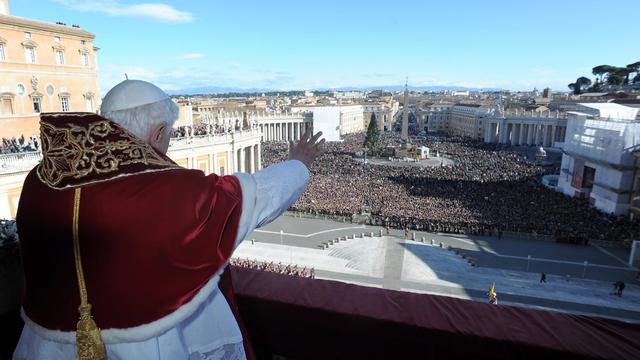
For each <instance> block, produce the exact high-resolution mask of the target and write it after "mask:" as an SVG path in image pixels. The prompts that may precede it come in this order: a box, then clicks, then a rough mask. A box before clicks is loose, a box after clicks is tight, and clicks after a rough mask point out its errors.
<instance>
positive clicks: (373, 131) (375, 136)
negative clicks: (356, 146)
mask: <svg viewBox="0 0 640 360" xmlns="http://www.w3.org/2000/svg"><path fill="white" fill-rule="evenodd" d="M364 146H365V147H366V148H367V152H368V153H369V155H370V156H377V155H378V153H379V150H380V130H378V121H377V120H376V114H375V113H371V121H369V127H368V128H367V135H366V137H365V138H364Z"/></svg>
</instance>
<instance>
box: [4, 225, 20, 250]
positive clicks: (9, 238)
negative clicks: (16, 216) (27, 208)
mask: <svg viewBox="0 0 640 360" xmlns="http://www.w3.org/2000/svg"><path fill="white" fill-rule="evenodd" d="M17 242H18V227H17V226H16V221H15V220H0V249H1V248H4V247H13V246H14V245H15V244H17Z"/></svg>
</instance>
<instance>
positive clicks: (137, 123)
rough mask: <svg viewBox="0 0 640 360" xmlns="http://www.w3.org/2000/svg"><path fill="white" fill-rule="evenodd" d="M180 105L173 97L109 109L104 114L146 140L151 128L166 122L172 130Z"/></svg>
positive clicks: (168, 129)
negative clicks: (135, 105)
mask: <svg viewBox="0 0 640 360" xmlns="http://www.w3.org/2000/svg"><path fill="white" fill-rule="evenodd" d="M178 112H179V110H178V106H176V104H175V103H174V102H173V101H172V100H171V99H164V100H161V101H157V102H154V103H151V104H145V105H140V106H137V107H134V108H131V109H124V110H116V111H107V112H105V113H102V116H103V117H105V118H107V119H109V120H112V121H114V122H116V123H118V124H120V126H122V127H123V128H125V129H126V130H127V131H129V132H130V133H132V134H133V135H135V136H137V137H139V138H141V139H143V140H146V139H147V136H148V135H149V130H150V129H152V128H153V127H155V126H157V125H160V124H164V125H165V126H166V127H167V130H166V131H171V127H173V123H175V122H176V120H177V119H178Z"/></svg>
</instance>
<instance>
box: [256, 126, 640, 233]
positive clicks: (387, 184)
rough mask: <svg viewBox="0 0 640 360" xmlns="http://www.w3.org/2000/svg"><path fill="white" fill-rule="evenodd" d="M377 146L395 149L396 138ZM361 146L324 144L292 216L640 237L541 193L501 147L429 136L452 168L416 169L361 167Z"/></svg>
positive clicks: (530, 171)
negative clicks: (366, 214) (357, 216)
mask: <svg viewBox="0 0 640 360" xmlns="http://www.w3.org/2000/svg"><path fill="white" fill-rule="evenodd" d="M381 140H382V142H383V143H384V144H385V145H399V144H400V139H399V137H398V136H397V135H396V134H385V135H384V136H383V137H382V139H381ZM363 142H364V135H363V134H356V135H349V136H347V137H346V138H345V139H344V141H342V142H333V143H327V144H326V150H327V151H326V153H325V154H324V155H323V156H322V157H321V158H319V159H318V161H317V162H316V164H315V165H314V167H313V168H312V169H311V173H312V176H311V182H310V185H309V188H308V190H307V191H306V192H305V194H304V195H303V196H302V197H301V198H300V199H299V200H298V201H297V202H296V203H295V204H294V205H293V206H292V207H293V210H297V211H303V212H310V213H317V214H327V215H338V216H345V217H347V216H351V217H353V216H355V214H359V213H360V212H361V211H362V209H363V208H364V207H366V208H367V209H368V210H369V209H370V210H369V211H368V212H370V213H371V222H373V223H374V224H378V225H388V226H392V227H395V228H410V229H416V230H425V231H437V232H453V233H463V232H465V233H476V234H494V235H495V234H498V233H501V232H502V231H515V232H524V233H530V234H540V235H552V236H554V237H555V238H556V239H558V240H562V241H567V242H586V241H588V240H591V239H602V240H614V241H623V240H628V239H633V238H638V236H639V235H640V224H639V223H638V222H631V221H630V220H629V219H628V218H626V217H615V216H610V215H605V214H603V213H601V212H599V211H598V210H596V209H594V208H593V207H591V206H590V205H589V204H588V203H587V202H586V201H585V200H582V199H576V198H570V197H567V196H565V195H563V194H561V193H558V192H556V191H553V190H550V189H547V188H545V187H543V186H542V184H541V183H540V179H541V176H542V175H544V174H546V173H547V170H545V168H543V167H541V166H538V165H536V164H535V163H533V162H531V161H529V160H527V158H526V157H525V156H524V155H522V154H521V153H518V152H516V151H513V150H511V149H509V148H508V147H506V146H504V145H500V144H485V143H483V142H478V141H473V140H470V139H466V138H460V137H446V136H428V137H426V140H424V141H422V143H421V144H418V145H423V144H424V145H426V146H428V147H429V148H430V149H431V152H432V154H435V153H440V154H445V156H446V157H447V158H449V159H451V160H453V162H454V163H453V165H443V166H435V167H420V166H390V165H377V164H371V163H368V164H366V165H365V164H363V162H362V161H358V159H356V156H354V155H355V154H356V153H358V152H361V151H362V146H363ZM262 151H263V153H262V159H263V163H264V166H268V165H269V164H272V163H276V162H279V161H282V160H284V159H285V158H286V156H287V146H286V144H284V143H276V142H271V143H265V144H263V146H262Z"/></svg>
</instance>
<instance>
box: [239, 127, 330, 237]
mask: <svg viewBox="0 0 640 360" xmlns="http://www.w3.org/2000/svg"><path fill="white" fill-rule="evenodd" d="M311 135H312V134H311V130H310V129H307V131H305V133H304V135H303V136H302V138H301V139H300V141H299V142H298V143H297V144H294V143H293V142H290V143H289V160H287V161H283V162H281V163H278V164H274V165H271V166H269V167H267V168H265V169H263V170H260V171H258V172H256V173H255V174H246V173H236V174H235V176H236V177H237V178H238V180H239V181H240V187H241V188H242V215H241V217H240V226H239V228H238V235H237V237H236V246H237V245H239V244H240V242H241V241H242V240H244V238H245V237H247V235H249V234H250V233H251V232H252V231H253V230H254V229H255V228H258V227H261V226H264V225H266V224H268V223H270V222H272V221H273V220H275V219H276V218H277V217H278V216H280V215H282V213H283V212H285V211H286V210H287V209H288V208H289V207H290V206H291V205H292V204H293V203H294V202H295V201H296V200H297V199H298V198H299V197H300V196H301V195H302V193H304V191H305V189H306V187H307V184H308V183H309V178H310V176H309V168H310V167H311V164H312V163H313V162H314V161H315V159H316V158H317V157H318V156H319V155H320V154H321V153H322V146H323V144H324V139H322V140H320V141H318V139H320V136H321V135H322V133H321V132H318V133H317V134H315V135H314V136H311Z"/></svg>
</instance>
